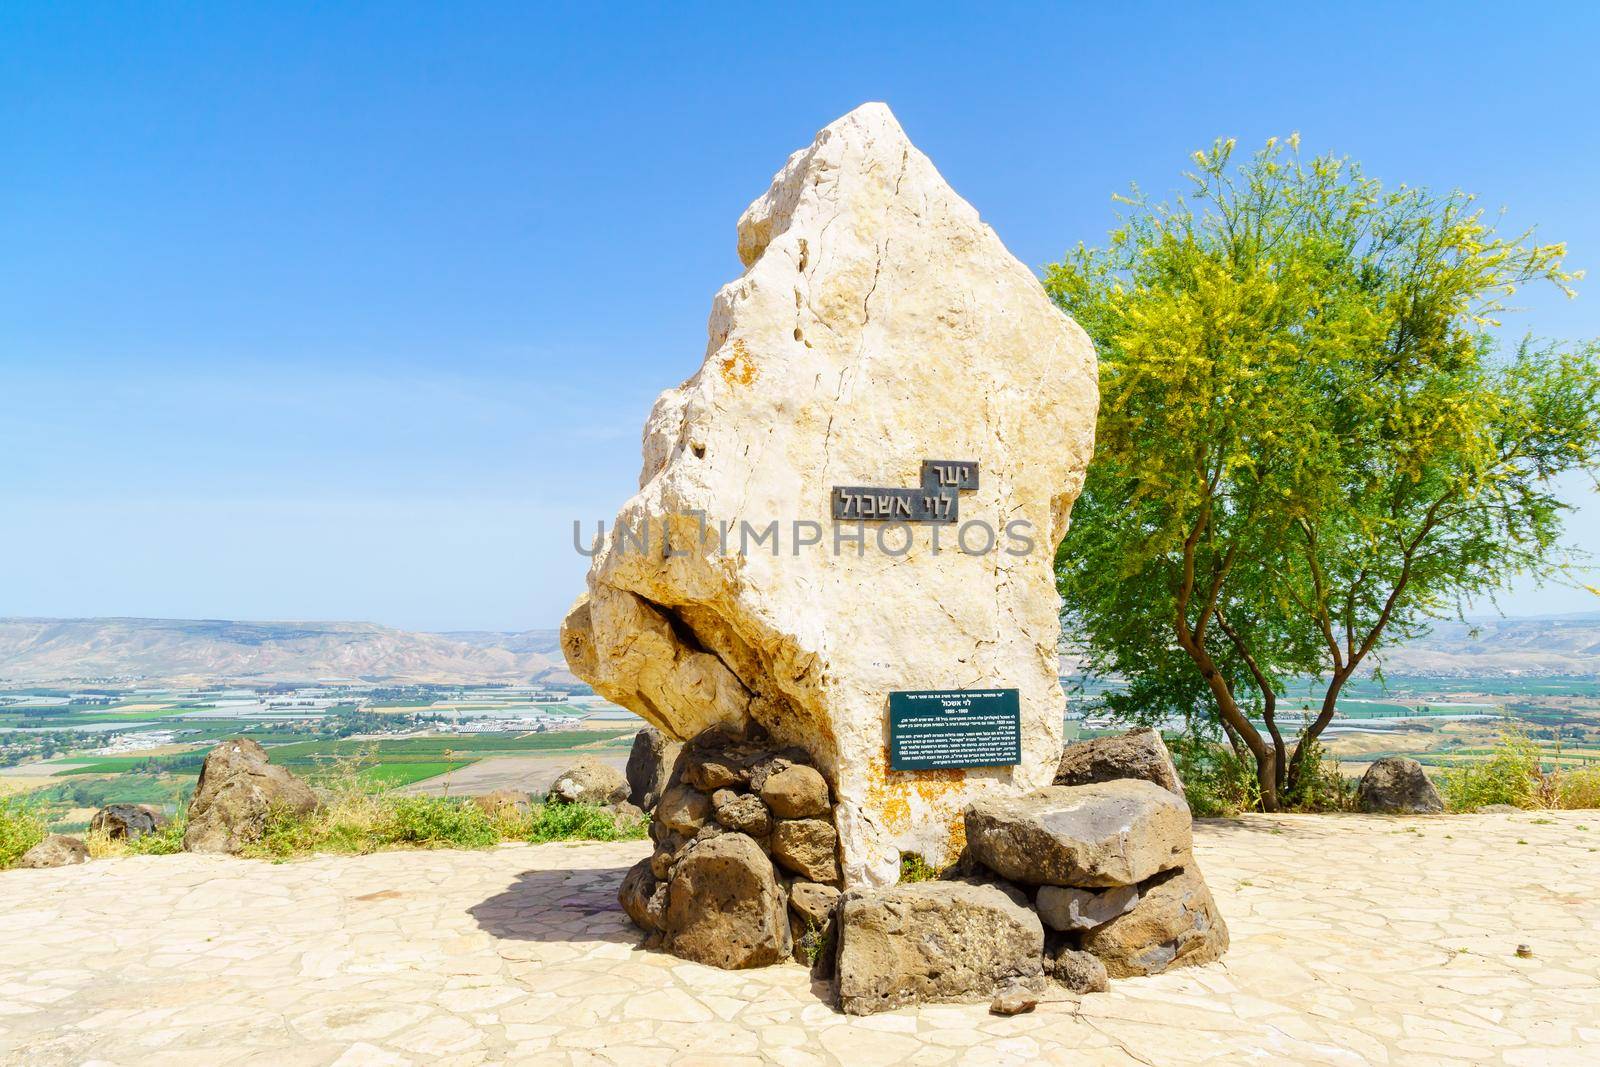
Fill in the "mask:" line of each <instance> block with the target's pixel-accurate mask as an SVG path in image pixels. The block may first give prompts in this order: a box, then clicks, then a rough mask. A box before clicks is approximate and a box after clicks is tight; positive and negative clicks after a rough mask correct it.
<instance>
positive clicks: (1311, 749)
mask: <svg viewBox="0 0 1600 1067" xmlns="http://www.w3.org/2000/svg"><path fill="white" fill-rule="evenodd" d="M1301 744H1302V745H1306V746H1308V747H1307V748H1306V754H1305V757H1304V758H1303V759H1302V760H1301V763H1300V777H1299V779H1298V780H1297V781H1296V782H1295V783H1294V786H1293V788H1291V789H1290V790H1289V791H1288V793H1287V794H1286V795H1285V796H1284V804H1285V806H1287V807H1289V808H1292V809H1293V810H1295V811H1353V810H1355V806H1356V791H1355V787H1354V786H1352V785H1351V784H1350V781H1349V779H1347V778H1345V776H1344V775H1343V774H1341V773H1340V772H1339V761H1338V760H1336V759H1334V758H1332V757H1331V756H1329V755H1328V754H1327V750H1326V749H1324V748H1323V747H1322V742H1321V741H1319V740H1317V739H1316V738H1314V737H1313V738H1312V739H1311V740H1309V741H1302V742H1301Z"/></svg>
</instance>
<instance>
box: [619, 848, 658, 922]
mask: <svg viewBox="0 0 1600 1067" xmlns="http://www.w3.org/2000/svg"><path fill="white" fill-rule="evenodd" d="M666 899H667V884H666V883H665V882H663V881H661V880H660V879H658V878H657V877H656V875H655V872H654V870H652V868H651V864H650V861H649V860H647V859H644V860H640V861H639V862H638V863H635V864H634V865H633V866H632V867H630V868H629V869H628V873H627V875H626V876H624V877H623V879H622V888H621V889H619V890H618V891H617V900H618V902H619V903H621V905H622V910H623V911H625V912H627V913H628V918H630V919H632V920H633V921H634V924H635V925H637V926H639V927H641V928H643V929H645V930H647V931H654V930H659V929H661V923H662V920H663V919H664V918H665V916H666Z"/></svg>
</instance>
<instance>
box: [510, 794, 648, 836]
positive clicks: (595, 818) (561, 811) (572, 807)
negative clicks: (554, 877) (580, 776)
mask: <svg viewBox="0 0 1600 1067" xmlns="http://www.w3.org/2000/svg"><path fill="white" fill-rule="evenodd" d="M646 831H647V827H646V824H645V821H644V820H643V819H638V818H631V817H628V816H621V815H618V814H616V813H615V812H613V811H609V810H607V809H605V808H597V807H592V806H591V805H588V804H546V805H544V806H543V807H540V808H536V809H535V810H534V813H533V816H532V818H531V820H530V826H529V829H528V835H527V837H526V838H524V839H523V840H526V841H531V842H532V843H534V844H539V843H541V842H544V841H576V840H587V841H636V840H638V839H639V838H641V837H644V836H645V833H646Z"/></svg>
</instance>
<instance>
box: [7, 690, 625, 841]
mask: <svg viewBox="0 0 1600 1067" xmlns="http://www.w3.org/2000/svg"><path fill="white" fill-rule="evenodd" d="M531 688H532V687H523V688H522V689H521V690H510V689H506V690H496V689H494V688H492V687H484V688H480V689H463V688H461V687H427V686H409V687H406V689H405V690H404V691H395V690H387V691H383V692H382V693H381V694H380V693H377V692H373V693H365V692H361V691H356V692H351V691H348V690H334V691H329V690H323V689H318V688H313V687H304V688H301V689H298V690H285V689H284V688H282V687H280V688H278V689H275V690H270V691H260V692H257V691H254V690H248V689H230V690H171V691H161V692H140V693H130V694H122V695H117V694H114V693H110V692H106V691H94V692H91V693H84V692H81V691H80V692H67V691H61V690H54V691H53V690H12V691H0V795H11V796H19V795H20V796H22V797H23V798H24V799H25V801H26V802H28V803H32V804H36V805H38V806H39V807H40V808H41V809H42V810H43V811H44V813H45V814H46V816H47V817H48V819H49V821H50V823H51V825H52V827H54V828H55V829H58V830H69V831H70V830H79V829H82V824H83V823H84V822H85V821H86V820H87V818H88V816H89V815H90V814H92V812H93V811H94V810H95V809H96V808H98V807H100V806H102V805H104V804H109V803H119V802H130V803H142V804H152V805H155V806H157V807H160V808H162V809H164V810H166V811H168V812H169V813H170V812H174V811H176V810H178V809H179V808H180V807H182V806H184V805H186V804H187V802H188V798H189V796H190V795H191V794H192V793H193V790H194V786H195V781H196V779H197V778H198V776H199V772H200V767H201V764H202V762H203V761H204V758H205V753H206V751H207V750H209V748H210V747H211V746H212V745H214V744H215V743H216V742H218V741H220V740H222V739H224V738H230V737H248V738H252V739H254V740H256V741H257V742H259V743H260V744H261V745H262V746H264V747H265V748H267V749H268V751H269V753H270V756H271V759H272V761H273V762H274V763H278V764H281V765H283V766H285V767H287V768H289V769H290V770H291V771H293V772H294V773H295V774H298V775H301V776H303V777H306V778H308V779H310V780H312V781H313V782H315V781H318V780H324V781H325V780H328V779H330V778H332V777H334V776H340V777H343V778H346V779H353V780H354V781H356V782H358V783H360V784H362V785H364V786H368V787H371V788H375V789H391V788H393V789H402V788H403V789H407V790H408V791H410V790H416V789H421V790H428V789H430V788H432V787H431V786H430V783H434V782H438V783H442V785H441V786H439V787H438V788H439V789H441V790H447V789H448V788H449V783H451V782H452V781H453V776H454V775H455V774H456V773H457V772H460V771H462V770H464V769H465V768H468V767H473V766H474V765H478V764H485V765H495V764H497V762H499V763H505V767H504V769H503V771H502V773H501V775H500V777H511V776H512V775H511V774H510V772H511V771H512V769H513V767H515V766H518V765H519V764H513V763H510V762H507V761H513V760H519V761H520V760H527V759H530V758H535V759H538V760H547V761H549V762H550V764H551V765H552V766H558V765H561V764H562V763H563V761H565V760H569V759H575V758H577V756H578V755H579V754H580V753H587V754H596V755H600V756H603V757H605V758H609V759H610V760H611V761H613V762H615V761H617V760H618V759H619V758H625V756H626V754H627V750H628V746H629V745H631V743H632V739H633V735H634V733H635V732H636V731H637V729H638V725H637V724H635V723H631V722H628V721H617V720H616V719H614V718H611V719H607V718H601V717H595V716H594V712H596V711H605V710H608V709H609V710H610V711H611V712H615V710H616V709H611V708H610V707H609V705H604V704H603V703H593V702H589V703H582V702H580V703H569V702H567V700H566V699H565V694H557V695H556V698H554V699H552V698H551V697H550V696H549V695H546V694H543V693H539V692H530V691H527V690H529V689H531Z"/></svg>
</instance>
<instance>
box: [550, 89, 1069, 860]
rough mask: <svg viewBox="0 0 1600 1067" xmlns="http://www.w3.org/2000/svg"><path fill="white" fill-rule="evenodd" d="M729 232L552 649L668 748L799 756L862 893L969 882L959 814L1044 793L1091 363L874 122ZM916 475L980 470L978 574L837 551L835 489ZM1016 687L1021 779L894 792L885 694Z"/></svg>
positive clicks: (795, 169) (1055, 736) (932, 177)
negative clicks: (1064, 553) (944, 864)
mask: <svg viewBox="0 0 1600 1067" xmlns="http://www.w3.org/2000/svg"><path fill="white" fill-rule="evenodd" d="M738 233H739V258H740V259H741V260H742V261H743V262H744V265H745V268H746V269H745V272H744V274H743V275H742V276H740V277H739V278H738V279H736V280H734V281H732V282H730V283H729V284H727V285H726V286H724V287H723V288H722V290H721V291H720V292H719V293H718V294H717V296H716V300H715V302H714V303H713V306H712V311H711V321H710V342H709V344H708V346H707V349H706V357H705V362H704V363H703V364H702V365H701V367H700V370H699V371H698V372H697V373H696V374H695V375H694V376H693V377H692V378H690V379H689V380H688V381H686V382H684V383H683V384H682V385H680V386H678V387H677V388H676V389H671V390H668V391H667V392H665V393H663V394H662V395H661V397H660V399H659V400H657V401H656V405H655V409H654V410H653V411H652V412H651V414H650V418H649V421H648V422H647V423H646V425H645V432H644V469H643V471H642V473H641V475H640V479H639V486H640V488H639V492H638V493H637V494H636V495H635V496H634V497H633V498H632V499H631V500H629V501H628V502H627V504H626V505H624V507H623V508H622V511H621V512H620V514H619V515H618V517H617V521H616V523H615V524H613V525H612V526H610V527H608V528H607V529H606V532H605V537H604V539H603V541H602V542H601V543H600V545H599V551H598V553H597V555H596V556H595V558H594V559H593V561H592V564H591V567H590V571H589V578H588V592H587V594H586V595H585V596H583V597H581V598H580V599H579V600H578V602H577V604H576V605H574V607H573V609H572V611H571V613H570V614H569V615H568V617H567V619H566V621H565V623H564V625H563V628H562V647H563V650H564V651H565V653H566V657H567V662H568V663H569V665H570V666H571V668H572V670H573V672H574V673H576V674H577V675H578V676H580V677H582V678H584V679H585V680H587V681H588V682H590V683H591V684H592V685H593V686H594V687H595V689H596V691H598V692H599V693H600V694H602V695H603V696H605V697H607V698H608V699H610V700H613V701H615V702H617V703H619V704H622V705H624V706H625V707H628V708H631V709H633V710H634V711H636V712H637V713H639V714H640V715H642V716H643V717H644V718H645V719H647V720H648V721H649V722H651V723H653V724H654V725H656V726H658V727H660V728H661V729H662V730H663V731H665V732H666V733H668V734H670V735H672V736H675V737H678V738H688V737H691V736H693V735H695V734H697V733H699V732H700V731H701V730H703V729H705V728H707V727H709V726H713V725H726V726H731V727H735V728H739V727H743V726H745V725H747V724H748V723H750V722H752V721H754V722H758V723H760V724H761V725H762V726H764V727H766V728H767V730H769V731H770V732H771V734H772V735H773V736H774V737H775V738H777V739H778V741H779V742H781V743H785V744H795V745H799V746H802V747H804V748H805V749H807V750H808V751H810V752H811V753H812V754H813V756H814V757H815V759H816V760H817V763H818V765H819V766H820V767H821V769H822V770H823V771H824V772H825V773H826V774H827V775H828V776H829V777H830V779H831V780H832V783H833V786H834V791H835V796H836V798H837V803H838V807H837V812H838V829H839V836H840V846H841V851H842V853H843V857H842V858H843V866H844V879H845V882H846V884H847V885H848V886H862V885H883V884H887V883H891V882H893V881H895V879H896V878H897V872H898V858H899V853H900V851H901V850H906V851H915V852H918V853H920V854H922V855H923V856H924V857H925V858H926V859H928V860H929V861H930V862H934V863H938V862H941V861H944V860H949V859H953V858H954V855H955V853H956V852H957V851H959V849H960V847H961V843H962V838H961V834H962V832H963V831H962V820H961V810H962V807H963V806H964V805H965V804H966V803H967V802H968V801H969V800H970V799H972V798H974V797H976V796H978V795H981V794H983V793H985V792H986V791H990V790H1003V791H1006V792H1019V793H1020V792H1028V791H1031V790H1034V789H1037V788H1040V787H1042V786H1045V785H1048V784H1049V783H1050V781H1051V778H1052V776H1053V774H1054V773H1055V770H1056V764H1057V761H1058V760H1059V758H1060V754H1061V726H1062V711H1063V707H1064V699H1063V696H1062V692H1061V689H1060V687H1059V685H1058V683H1057V677H1056V670H1057V641H1058V636H1059V622H1058V601H1057V597H1056V593H1055V588H1054V584H1053V579H1052V568H1051V563H1052V560H1053V557H1054V554H1055V548H1056V545H1057V544H1058V543H1059V542H1060V541H1061V539H1062V537H1063V536H1064V535H1065V533H1066V530H1067V516H1068V512H1069V511H1070V509H1071V507H1072V502H1073V500H1074V499H1075V498H1076V497H1077V494H1078V490H1079V488H1080V487H1081V485H1082V482H1083V473H1084V468H1085V466H1086V465H1087V463H1088V461H1089V456H1090V452H1091V451H1092V448H1093V435H1094V422H1095V412H1096V406H1097V404H1098V393H1097V386H1096V367H1095V357H1094V351H1093V348H1092V346H1091V345H1090V343H1089V340H1088V338H1087V336H1086V335H1085V334H1084V333H1083V331H1082V330H1080V329H1079V328H1078V326H1077V325H1076V324H1075V323H1074V322H1072V321H1071V320H1070V319H1069V318H1067V317H1066V316H1064V315H1063V314H1062V313H1061V312H1060V311H1058V310H1057V309H1056V308H1055V307H1054V306H1053V305H1052V304H1051V303H1050V301H1049V299H1048V298H1047V297H1046V295H1045V293H1044V291H1043V289H1042V287H1041V286H1040V284H1039V282H1038V280H1037V279H1036V278H1035V277H1034V276H1033V274H1032V273H1031V272H1030V271H1029V270H1028V269H1027V268H1026V267H1024V266H1023V265H1022V264H1021V263H1020V262H1018V261H1017V260H1016V259H1015V258H1014V257H1013V256H1012V255H1011V254H1010V253H1009V252H1007V251H1006V249H1005V247H1004V246H1003V245H1002V244H1001V243H1000V240H999V238H998V237H996V236H995V234H994V232H993V231H992V230H990V229H989V227H987V226H986V225H984V224H983V222H982V221H980V220H979V218H978V213H977V212H976V211H975V210H973V208H972V207H971V206H970V205H968V204H967V203H966V202H965V201H963V200H962V199H961V198H960V197H959V196H957V195H956V194H955V192H954V191H953V190H952V189H951V188H950V186H949V185H947V184H946V183H945V181H944V179H943V178H941V177H940V176H939V173H938V172H937V171H936V170H935V169H934V167H933V164H932V163H931V162H929V160H928V158H927V157H926V156H924V155H923V154H922V153H921V152H919V151H918V150H917V149H916V148H914V147H913V146H912V145H911V143H910V142H909V141H908V140H907V139H906V136H905V133H904V131H902V130H901V128H900V126H899V124H898V123H897V122H896V121H895V119H894V116H893V115H892V114H890V112H889V109H888V108H887V107H885V106H884V105H882V104H866V105H864V106H862V107H860V108H858V109H856V110H855V111H853V112H851V113H850V114H848V115H846V116H844V117H843V118H841V119H839V120H838V121H836V122H834V123H833V124H832V125H830V126H828V127H827V128H826V129H824V130H823V131H822V132H821V133H819V134H817V137H816V140H815V142H814V143H813V144H812V145H811V146H810V147H809V148H805V149H803V150H801V151H799V152H796V153H795V154H794V155H793V156H792V157H790V159H789V162H788V163H787V164H786V165H785V166H784V168H783V170H781V171H780V172H779V173H778V175H777V177H776V178H774V179H773V182H772V187H771V188H770V189H768V190H767V192H766V193H765V195H763V196H762V197H760V198H759V199H758V200H756V201H755V203H753V204H751V205H750V207H749V209H748V210H747V211H746V212H745V213H744V216H743V217H742V218H741V219H740V220H739V229H738ZM925 459H951V460H976V461H977V462H978V464H979V488H978V489H976V490H975V491H970V492H962V493H960V494H959V516H960V520H961V523H962V524H966V523H968V522H971V521H972V520H978V521H980V522H981V523H983V524H985V525H984V526H973V527H971V528H969V529H968V530H967V535H966V542H965V543H966V545H967V547H968V548H970V549H972V550H973V553H972V554H968V553H967V552H964V551H963V550H962V549H961V548H960V547H958V543H957V535H958V532H959V528H958V527H956V526H948V525H947V526H941V527H938V528H937V532H938V535H939V550H938V551H937V552H935V551H934V548H933V545H932V534H933V531H934V528H933V527H930V526H928V525H914V526H911V527H909V528H906V527H886V526H885V524H882V523H870V522H869V523H866V524H865V525H864V529H865V536H866V544H865V546H864V549H862V548H858V547H857V544H856V543H855V541H854V540H852V539H851V538H853V536H854V535H855V533H856V532H857V531H858V529H861V528H862V527H861V525H860V524H857V523H854V522H849V523H842V524H839V525H838V527H837V528H836V526H835V524H834V523H833V521H832V520H831V518H830V490H831V488H832V487H833V486H835V485H851V486H902V487H907V488H910V487H915V486H917V485H918V483H919V478H920V472H921V466H922V462H923V460H925ZM773 522H776V523H777V524H778V525H777V530H776V532H775V538H773V537H770V536H769V537H768V539H767V540H765V541H763V542H761V543H757V542H756V541H755V535H756V534H759V533H763V532H765V531H766V530H767V527H768V525H769V524H771V523H773ZM741 523H748V524H749V527H750V532H749V534H748V535H747V536H746V537H745V538H744V541H745V543H744V544H743V545H742V546H741V532H742V530H741ZM796 523H799V524H800V525H798V526H797V525H796ZM1008 523H1021V524H1024V525H1021V526H1013V527H1012V534H1013V535H1014V536H1008V535H1007V532H1006V526H1007V524H1008ZM908 529H909V536H910V538H911V541H910V547H909V550H906V551H902V550H901V546H902V545H903V544H905V542H906V538H907V535H908ZM986 529H987V530H992V531H994V534H995V537H996V543H995V546H994V548H993V549H992V550H990V551H981V550H982V549H983V548H984V547H985V545H986V544H987V543H988V536H987V534H986V533H985V530H986ZM723 530H726V531H727V534H726V536H725V537H724V536H722V531H723ZM664 531H665V533H666V536H665V537H664V536H663V532H664ZM880 531H881V532H882V534H883V538H884V540H883V543H882V547H884V548H887V549H888V551H887V552H885V551H882V550H881V549H880V544H879V542H878V540H877V538H878V534H879V533H880ZM624 534H627V535H629V536H626V537H625V536H624ZM645 534H648V538H649V547H648V550H641V549H640V547H639V542H640V540H641V538H642V537H643V536H645ZM836 534H837V535H838V536H840V537H843V538H845V540H843V542H842V543H841V544H840V547H839V550H838V551H837V553H836V552H835V537H836ZM1023 538H1027V539H1029V540H1031V541H1032V545H1031V551H1023V548H1024V544H1023ZM811 539H817V540H818V541H819V542H820V543H817V544H809V545H808V544H802V543H800V542H804V541H807V540H811ZM774 540H775V542H776V543H775V544H774ZM741 547H742V549H743V550H742V551H741ZM1001 686H1006V687H1016V688H1017V689H1019V690H1020V693H1021V710H1022V734H1023V737H1022V760H1021V762H1020V763H1018V764H1017V765H1016V766H1006V767H987V768H976V769H969V770H938V771H923V772H891V771H889V770H888V768H887V739H888V725H887V722H888V713H887V698H888V694H889V693H890V691H891V690H899V689H960V688H989V687H1001Z"/></svg>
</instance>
